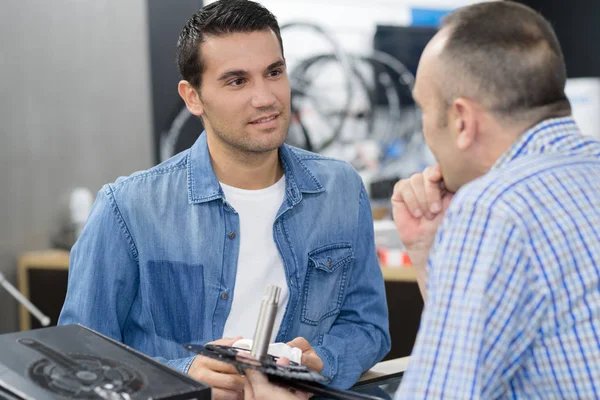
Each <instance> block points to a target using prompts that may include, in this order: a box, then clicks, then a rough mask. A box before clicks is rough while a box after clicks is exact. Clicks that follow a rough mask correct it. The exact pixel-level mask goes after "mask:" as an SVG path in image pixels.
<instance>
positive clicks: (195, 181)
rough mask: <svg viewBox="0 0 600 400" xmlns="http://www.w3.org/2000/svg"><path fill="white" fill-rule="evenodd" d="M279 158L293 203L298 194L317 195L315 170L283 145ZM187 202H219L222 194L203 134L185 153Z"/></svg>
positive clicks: (292, 150)
mask: <svg viewBox="0 0 600 400" xmlns="http://www.w3.org/2000/svg"><path fill="white" fill-rule="evenodd" d="M279 158H280V160H281V164H282V165H283V170H284V174H285V180H286V195H287V197H288V198H289V199H290V200H292V203H293V204H296V203H298V202H299V201H300V200H301V198H302V193H318V192H322V191H324V190H325V189H324V188H323V186H322V185H321V182H320V181H319V179H318V178H317V177H316V174H315V173H314V172H315V171H313V170H311V169H310V168H309V166H308V165H307V164H306V163H305V162H304V161H303V159H302V158H300V157H299V156H298V154H297V153H296V152H295V149H294V148H293V147H291V146H289V145H287V144H285V143H284V144H283V145H282V146H281V147H279ZM187 171H188V174H187V176H188V199H189V202H190V203H204V202H208V201H211V200H215V199H223V198H224V195H223V191H222V190H221V186H220V185H219V181H218V179H217V177H216V175H215V171H214V169H213V167H212V163H211V159H210V153H209V151H208V142H207V140H206V132H202V134H201V135H200V136H199V137H198V139H197V140H196V142H195V143H194V145H193V146H192V147H191V149H190V151H189V153H188V160H187Z"/></svg>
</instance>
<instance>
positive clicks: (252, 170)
mask: <svg viewBox="0 0 600 400" xmlns="http://www.w3.org/2000/svg"><path fill="white" fill-rule="evenodd" d="M207 142H208V151H209V153H210V159H211V162H212V166H213V170H214V172H215V175H216V176H217V179H218V180H219V182H222V183H224V184H226V185H229V186H233V187H236V188H239V189H246V190H258V189H264V188H267V187H269V186H272V185H274V184H275V183H277V181H279V179H281V177H282V176H283V167H282V166H281V163H280V161H279V150H278V149H275V150H272V151H269V152H264V153H250V152H243V151H240V150H237V149H234V148H231V146H226V145H224V144H222V143H220V142H219V141H218V139H215V138H213V137H212V135H208V136H207Z"/></svg>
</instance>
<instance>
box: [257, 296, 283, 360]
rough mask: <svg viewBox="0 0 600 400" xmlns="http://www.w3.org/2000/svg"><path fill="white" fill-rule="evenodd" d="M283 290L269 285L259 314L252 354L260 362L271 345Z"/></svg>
mask: <svg viewBox="0 0 600 400" xmlns="http://www.w3.org/2000/svg"><path fill="white" fill-rule="evenodd" d="M280 294H281V288H280V287H279V286H276V285H269V286H267V289H266V291H265V296H264V297H263V300H262V304H261V306H260V313H259V314H258V322H257V323H256V331H255V332H254V340H253V342H252V349H251V351H250V353H251V354H252V356H253V357H254V358H255V359H257V360H260V359H262V358H263V357H264V356H266V355H267V351H268V349H269V344H270V343H271V333H272V332H273V325H274V324H275V316H276V315H277V307H278V305H279V296H280Z"/></svg>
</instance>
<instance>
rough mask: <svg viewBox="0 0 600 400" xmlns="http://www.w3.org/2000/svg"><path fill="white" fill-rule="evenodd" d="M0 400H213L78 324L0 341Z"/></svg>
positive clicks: (206, 392) (204, 389) (206, 389)
mask: <svg viewBox="0 0 600 400" xmlns="http://www.w3.org/2000/svg"><path fill="white" fill-rule="evenodd" d="M0 398H10V399H36V400H46V399H64V398H79V399H100V400H102V399H104V400H135V399H165V400H166V399H178V400H186V399H190V400H191V399H197V400H203V399H206V400H209V399H211V389H210V388H209V387H208V386H205V385H204V384H202V383H200V382H197V381H195V380H193V379H191V378H189V377H187V376H186V375H183V374H180V373H178V372H176V371H175V370H173V369H171V368H169V367H166V366H164V365H162V364H160V363H159V362H158V361H156V360H154V359H152V358H150V357H147V356H145V355H143V354H142V353H140V352H137V351H135V350H133V349H131V348H129V347H127V346H124V345H123V344H121V343H119V342H116V341H114V340H112V339H110V338H107V337H105V336H102V335H100V334H99V333H97V332H94V331H92V330H90V329H87V328H85V327H83V326H80V325H66V326H60V327H53V328H46V329H39V330H35V331H30V332H20V333H13V334H7V335H1V336H0Z"/></svg>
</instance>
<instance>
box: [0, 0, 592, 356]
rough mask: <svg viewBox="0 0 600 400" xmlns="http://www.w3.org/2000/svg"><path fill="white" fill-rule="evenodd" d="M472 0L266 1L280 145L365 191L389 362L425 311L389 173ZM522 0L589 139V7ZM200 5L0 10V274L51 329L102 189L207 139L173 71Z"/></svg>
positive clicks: (11, 311) (147, 1)
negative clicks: (274, 24) (281, 70)
mask: <svg viewBox="0 0 600 400" xmlns="http://www.w3.org/2000/svg"><path fill="white" fill-rule="evenodd" d="M474 2H475V1H468V0H369V1H367V0H329V1H327V2H325V1H320V0H265V1H262V4H263V5H265V6H266V7H267V8H269V9H270V10H271V11H272V12H273V13H274V14H275V15H276V16H277V17H278V19H279V22H280V25H281V26H282V37H283V41H284V46H285V52H286V58H287V61H288V64H289V73H290V79H291V83H292V109H293V113H294V122H293V125H292V127H291V129H290V136H289V138H288V141H289V142H290V143H292V144H294V145H297V146H300V147H304V148H307V149H310V150H313V151H318V152H321V153H325V154H329V155H332V156H334V157H338V158H342V159H345V160H347V161H349V162H351V163H352V164H353V165H354V166H355V168H356V169H357V170H358V171H359V172H360V174H361V176H362V177H363V179H364V181H365V184H366V185H367V187H368V190H369V193H370V195H371V198H372V204H373V209H374V211H375V215H376V218H377V219H378V221H376V226H377V232H378V234H377V240H378V246H379V250H380V256H381V260H382V269H384V270H385V276H386V286H387V290H388V304H389V306H390V314H391V316H392V320H394V319H395V320H396V322H395V324H396V325H395V326H393V327H392V329H393V332H392V334H393V337H394V338H395V339H394V340H395V341H394V344H393V350H392V352H393V354H392V355H393V356H396V357H397V356H403V355H408V353H409V352H410V349H411V348H412V341H413V340H414V335H415V333H416V329H417V327H418V318H419V315H420V311H421V307H422V303H421V299H420V296H419V294H418V290H417V287H416V283H415V282H414V279H413V278H414V277H413V276H412V275H411V270H410V267H409V266H406V265H404V264H405V261H406V259H405V257H403V254H402V246H401V243H399V241H398V239H397V235H395V232H394V231H393V229H392V228H390V226H391V225H390V221H389V213H388V211H389V204H388V203H389V202H388V199H389V195H390V193H391V187H392V185H393V183H394V182H395V181H396V180H397V179H398V178H401V177H405V176H408V175H410V174H411V173H413V172H416V171H419V170H421V169H422V168H423V167H424V166H426V165H428V164H431V163H432V162H433V158H432V157H431V154H430V153H429V152H428V150H427V149H426V148H425V146H424V143H423V139H422V134H421V131H420V129H421V128H420V115H419V112H418V110H417V109H416V108H415V107H414V103H413V102H412V99H411V94H410V89H411V85H412V82H413V79H414V72H415V69H416V66H417V63H418V60H419V56H420V53H421V51H422V49H423V47H424V46H425V44H426V43H427V41H428V40H429V39H430V38H431V36H432V35H433V34H434V33H435V27H436V26H437V24H438V23H439V20H440V18H441V17H442V16H443V15H444V14H446V13H447V12H449V11H451V10H452V9H454V8H456V7H460V6H463V5H467V4H470V3H474ZM522 2H523V3H525V4H528V5H530V6H531V7H533V8H535V9H537V10H540V11H541V12H542V13H543V14H544V15H545V16H546V17H547V18H548V19H550V21H551V22H552V23H553V24H554V26H555V29H556V32H557V34H558V37H559V40H560V41H561V44H562V46H563V50H564V53H565V57H566V61H567V69H568V73H569V78H570V79H569V83H568V88H567V89H568V95H569V97H570V99H571V101H572V103H573V106H574V114H575V118H576V119H577V120H578V121H579V122H580V124H581V127H582V130H583V131H584V133H586V134H589V135H592V136H597V137H600V46H599V45H598V43H600V29H598V24H599V23H600V1H597V0H573V1H570V2H566V1H561V0H526V1H522ZM201 6H202V1H201V0H177V1H168V0H127V1H121V0H101V1H84V0H53V1H51V2H50V1H44V0H4V1H3V3H2V10H1V11H0V274H1V275H0V279H1V278H2V276H3V277H5V278H6V281H7V282H8V284H6V285H5V286H10V285H14V286H16V287H18V288H19V290H20V291H21V293H23V294H25V295H26V297H28V298H30V299H31V301H32V302H33V303H34V304H35V305H36V306H38V307H39V308H40V309H41V310H42V312H44V313H45V314H47V315H48V316H49V317H50V318H51V320H52V321H51V322H52V324H55V323H56V317H57V312H58V311H60V306H61V305H62V300H63V299H64V290H65V288H66V267H67V266H68V249H69V248H70V246H71V245H72V242H73V240H74V239H75V238H76V237H77V234H78V232H79V231H80V229H81V226H82V225H83V224H84V223H85V218H86V215H87V214H86V212H87V211H88V210H89V206H90V204H91V202H92V201H93V198H94V197H95V194H96V192H97V191H98V189H99V188H100V187H101V186H102V184H104V183H107V182H112V181H114V180H115V179H116V178H117V177H118V176H121V175H129V174H130V173H132V172H134V171H136V170H140V169H146V168H149V167H151V166H153V165H155V164H157V163H159V162H160V161H162V160H164V159H166V158H168V157H170V156H171V155H173V154H175V153H177V152H179V151H182V150H184V149H185V148H187V147H189V146H190V145H191V144H192V143H193V141H194V140H195V139H196V138H197V136H198V134H199V133H200V132H201V130H202V127H201V124H200V122H199V121H198V120H197V119H196V118H192V117H191V116H190V115H189V113H187V111H186V110H185V108H184V107H183V103H182V101H181V100H180V99H179V96H178V94H177V91H176V84H177V81H178V80H179V76H178V73H177V69H176V65H175V62H174V52H175V44H176V41H177V36H178V34H179V31H180V29H181V27H182V26H183V24H184V23H185V21H186V20H187V18H189V16H191V15H192V14H193V13H194V12H195V11H196V10H197V9H199V8H200V7H201ZM50 249H62V250H61V251H62V252H61V251H51V252H48V251H47V250H50ZM65 255H67V258H66V260H67V261H65V257H64V256H65ZM65 264H67V265H65ZM18 271H19V272H18ZM394 285H400V286H401V290H397V289H398V287H397V286H394ZM398 293H400V295H398ZM19 309H20V308H19V305H18V303H17V301H16V300H15V299H14V298H13V296H11V295H10V294H9V293H8V291H7V290H4V289H3V288H0V333H7V332H13V331H17V330H19V329H30V328H35V327H37V326H39V322H37V321H36V320H35V319H34V318H32V316H31V315H30V314H29V313H27V312H26V311H25V310H24V309H23V310H21V311H19Z"/></svg>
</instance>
